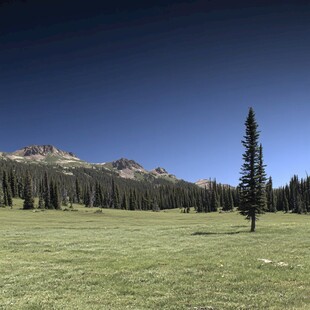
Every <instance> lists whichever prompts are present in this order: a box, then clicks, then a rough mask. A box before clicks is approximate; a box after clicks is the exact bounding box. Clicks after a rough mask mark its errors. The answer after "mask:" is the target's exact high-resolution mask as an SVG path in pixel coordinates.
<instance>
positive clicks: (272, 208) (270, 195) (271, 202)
mask: <svg viewBox="0 0 310 310" xmlns="http://www.w3.org/2000/svg"><path fill="white" fill-rule="evenodd" d="M266 195H267V210H268V211H269V212H276V211H277V208H276V203H275V197H274V192H273V187H272V178H271V177H269V179H268V182H267V184H266ZM282 204H283V201H282Z"/></svg>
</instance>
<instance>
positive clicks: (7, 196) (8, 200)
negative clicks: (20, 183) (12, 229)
mask: <svg viewBox="0 0 310 310" xmlns="http://www.w3.org/2000/svg"><path fill="white" fill-rule="evenodd" d="M2 189H3V197H4V199H3V201H4V205H5V206H9V207H12V206H13V199H12V191H11V185H10V183H9V180H8V175H7V173H6V171H3V177H2Z"/></svg>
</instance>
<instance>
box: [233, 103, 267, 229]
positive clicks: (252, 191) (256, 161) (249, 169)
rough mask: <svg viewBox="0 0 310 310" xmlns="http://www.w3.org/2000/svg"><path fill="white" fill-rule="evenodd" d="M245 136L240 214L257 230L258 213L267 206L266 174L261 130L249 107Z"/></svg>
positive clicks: (262, 211)
mask: <svg viewBox="0 0 310 310" xmlns="http://www.w3.org/2000/svg"><path fill="white" fill-rule="evenodd" d="M245 127H246V131H245V136H244V140H242V144H243V146H244V148H245V152H244V154H243V165H242V167H241V177H240V185H239V187H240V206H239V211H240V214H242V215H244V216H245V217H246V218H247V219H249V220H250V221H251V232H254V231H255V224H256V219H257V215H258V214H261V213H264V210H265V206H266V188H265V183H266V174H265V165H264V163H263V151H262V150H263V148H262V145H261V144H260V145H259V141H258V140H259V131H258V130H257V128H258V125H257V123H256V120H255V113H254V110H253V109H252V108H250V109H249V114H248V117H247V119H246V121H245Z"/></svg>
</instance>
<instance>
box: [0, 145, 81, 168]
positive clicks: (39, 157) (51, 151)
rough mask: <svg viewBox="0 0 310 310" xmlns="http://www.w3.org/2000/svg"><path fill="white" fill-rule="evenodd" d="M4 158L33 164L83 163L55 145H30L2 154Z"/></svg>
mask: <svg viewBox="0 0 310 310" xmlns="http://www.w3.org/2000/svg"><path fill="white" fill-rule="evenodd" d="M2 157H4V158H9V159H12V160H15V161H18V162H33V163H36V162H37V163H42V164H59V165H66V164H70V165H74V164H76V163H78V164H83V161H82V160H81V159H79V158H78V157H76V156H75V155H74V154H73V153H72V152H65V151H62V150H60V149H58V148H56V147H55V146H53V145H30V146H25V147H23V148H22V149H20V150H17V151H15V152H12V153H2Z"/></svg>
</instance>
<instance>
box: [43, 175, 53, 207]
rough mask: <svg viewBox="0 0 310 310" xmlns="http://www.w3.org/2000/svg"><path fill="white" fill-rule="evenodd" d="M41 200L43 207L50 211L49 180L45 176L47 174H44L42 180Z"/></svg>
mask: <svg viewBox="0 0 310 310" xmlns="http://www.w3.org/2000/svg"><path fill="white" fill-rule="evenodd" d="M43 200H44V207H45V209H51V208H52V206H51V193H50V186H49V180H48V176H47V172H45V173H44V180H43Z"/></svg>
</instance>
